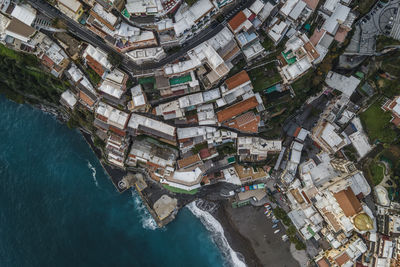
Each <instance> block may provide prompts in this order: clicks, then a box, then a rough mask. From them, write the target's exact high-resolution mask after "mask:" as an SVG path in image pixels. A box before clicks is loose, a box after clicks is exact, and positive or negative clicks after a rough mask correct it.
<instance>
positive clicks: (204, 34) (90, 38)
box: [27, 0, 255, 74]
mask: <svg viewBox="0 0 400 267" xmlns="http://www.w3.org/2000/svg"><path fill="white" fill-rule="evenodd" d="M27 1H28V2H29V3H30V4H31V5H32V6H33V7H34V8H35V9H37V10H38V11H39V12H40V13H42V14H44V15H46V16H47V17H49V18H50V19H56V18H58V19H62V20H63V21H65V23H66V25H67V28H68V30H69V31H70V32H71V33H72V34H73V35H75V36H77V37H79V38H80V39H82V40H84V41H86V42H88V43H90V44H92V45H93V46H96V47H100V48H101V49H102V50H104V51H105V52H107V53H111V52H115V53H119V52H117V51H116V50H115V49H114V47H113V46H112V45H109V44H107V43H106V42H105V41H104V40H103V39H102V38H101V37H99V36H97V35H96V34H95V33H93V32H92V31H90V30H89V29H87V28H86V27H85V26H84V25H81V24H79V23H78V22H76V21H74V20H72V19H70V18H69V17H67V16H66V15H64V14H63V13H62V12H61V11H59V10H58V9H57V8H55V7H54V6H52V5H50V4H49V3H48V2H46V1H45V0H27ZM254 1H255V0H242V1H241V2H239V4H238V5H237V6H235V7H234V9H233V10H232V11H231V12H230V13H229V14H228V15H227V16H225V20H224V21H223V22H221V23H219V22H217V21H214V22H213V23H211V24H210V26H209V27H207V28H206V29H204V30H203V31H201V32H200V33H199V34H196V36H194V37H193V38H191V39H190V40H189V41H187V42H186V43H185V45H184V46H183V47H182V48H181V49H180V50H179V51H178V52H176V53H174V54H172V55H169V56H167V57H165V58H163V59H161V60H160V61H159V62H154V63H148V64H143V65H138V64H136V63H134V61H132V60H131V59H130V58H129V57H127V56H126V55H125V54H123V53H119V54H120V55H121V56H122V57H123V61H122V64H121V66H120V67H121V69H123V70H124V71H127V72H129V73H130V74H133V73H134V72H143V71H149V70H155V69H159V68H161V67H162V66H164V65H166V64H168V63H170V62H172V61H174V60H176V59H178V58H180V57H181V56H183V55H185V54H186V52H188V51H189V50H190V49H192V48H194V47H196V46H198V45H199V44H201V43H202V42H204V41H206V40H208V39H210V38H211V37H213V36H215V35H216V34H217V33H218V32H220V31H221V30H222V29H223V28H224V27H225V25H226V24H227V21H229V20H230V19H231V18H232V17H233V16H234V15H235V14H236V12H237V11H239V10H241V9H243V8H246V7H249V6H250V5H251V4H253V2H254Z"/></svg>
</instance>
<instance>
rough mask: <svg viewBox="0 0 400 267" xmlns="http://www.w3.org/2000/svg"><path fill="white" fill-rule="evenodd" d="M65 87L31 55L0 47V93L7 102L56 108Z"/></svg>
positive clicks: (66, 85) (64, 84)
mask: <svg viewBox="0 0 400 267" xmlns="http://www.w3.org/2000/svg"><path fill="white" fill-rule="evenodd" d="M68 87H69V84H68V83H66V82H63V81H62V80H60V79H57V78H55V77H53V76H52V75H51V74H50V73H48V72H46V71H44V70H43V66H41V64H40V62H39V61H38V59H37V58H36V57H35V56H34V55H31V54H25V53H21V52H16V51H14V50H12V49H9V48H7V47H5V46H4V45H0V93H2V94H5V95H6V97H7V98H9V99H11V100H13V101H16V102H18V103H23V102H24V101H28V102H30V103H34V104H37V103H43V104H46V105H51V106H55V105H58V101H59V99H60V95H61V93H62V92H64V91H65V90H66V89H68Z"/></svg>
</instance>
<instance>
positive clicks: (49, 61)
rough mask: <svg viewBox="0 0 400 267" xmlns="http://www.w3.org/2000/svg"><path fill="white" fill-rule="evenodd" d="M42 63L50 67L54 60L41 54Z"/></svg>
mask: <svg viewBox="0 0 400 267" xmlns="http://www.w3.org/2000/svg"><path fill="white" fill-rule="evenodd" d="M42 63H43V64H44V65H45V66H47V67H49V68H52V67H53V66H54V61H53V60H51V58H49V57H48V56H46V55H43V57H42Z"/></svg>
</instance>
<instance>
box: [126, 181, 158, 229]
mask: <svg viewBox="0 0 400 267" xmlns="http://www.w3.org/2000/svg"><path fill="white" fill-rule="evenodd" d="M131 193H132V198H133V203H134V205H135V209H136V210H137V211H138V212H139V217H140V223H141V224H142V227H143V228H144V229H148V230H156V229H157V228H158V227H157V223H156V221H155V220H154V219H153V217H152V216H151V214H150V212H149V211H148V210H147V208H146V206H145V205H144V204H143V202H142V200H141V199H140V197H139V194H138V193H137V192H136V191H135V190H133V189H132V190H131Z"/></svg>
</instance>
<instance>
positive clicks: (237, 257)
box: [186, 201, 246, 267]
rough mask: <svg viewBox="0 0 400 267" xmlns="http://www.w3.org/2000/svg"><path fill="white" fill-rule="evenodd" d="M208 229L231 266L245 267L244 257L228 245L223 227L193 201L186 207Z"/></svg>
mask: <svg viewBox="0 0 400 267" xmlns="http://www.w3.org/2000/svg"><path fill="white" fill-rule="evenodd" d="M186 207H187V208H188V209H189V210H190V211H191V212H192V213H193V214H194V215H195V216H196V217H197V218H199V219H200V221H201V222H202V223H203V225H204V226H205V227H206V229H207V230H208V231H209V232H211V234H212V238H213V241H214V242H215V243H216V244H217V246H218V247H219V249H220V250H221V252H222V255H223V256H224V258H225V259H226V260H227V261H228V265H229V266H235V267H242V266H243V267H245V266H246V264H245V262H244V257H243V256H242V255H241V254H240V253H237V252H235V251H234V250H233V249H232V248H231V246H230V245H229V243H228V240H227V239H226V237H225V235H224V229H223V228H222V225H221V224H220V223H219V222H218V221H217V220H216V219H215V218H214V217H213V216H212V215H211V214H210V213H208V212H207V211H203V210H201V209H199V208H198V207H197V206H196V203H195V202H194V201H193V202H191V203H190V204H188V205H187V206H186Z"/></svg>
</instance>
